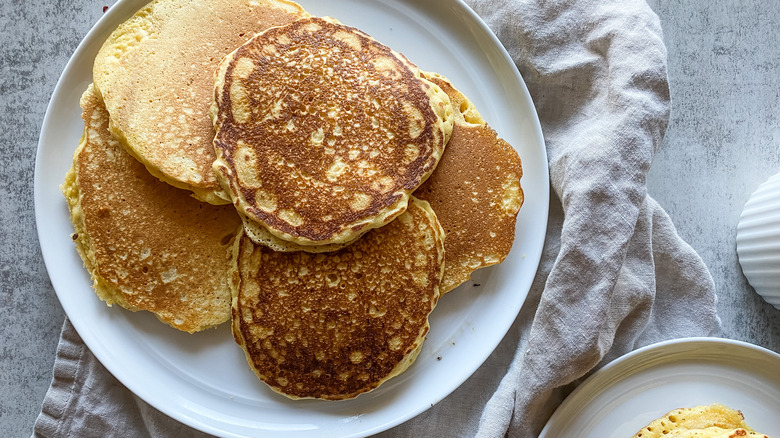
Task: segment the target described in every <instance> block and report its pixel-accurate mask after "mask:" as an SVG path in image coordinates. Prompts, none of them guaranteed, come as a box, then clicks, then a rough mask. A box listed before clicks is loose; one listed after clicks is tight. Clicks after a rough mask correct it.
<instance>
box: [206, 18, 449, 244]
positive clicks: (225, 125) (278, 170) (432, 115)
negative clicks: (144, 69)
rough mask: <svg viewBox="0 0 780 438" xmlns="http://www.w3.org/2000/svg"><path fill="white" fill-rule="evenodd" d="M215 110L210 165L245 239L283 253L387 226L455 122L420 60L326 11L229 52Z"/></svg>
mask: <svg viewBox="0 0 780 438" xmlns="http://www.w3.org/2000/svg"><path fill="white" fill-rule="evenodd" d="M212 117H213V119H214V126H215V128H216V131H217V134H216V137H215V139H214V147H215V150H216V153H217V160H216V161H215V163H214V170H215V171H216V173H217V175H218V178H219V179H220V182H221V183H222V186H223V187H224V189H225V191H226V192H228V193H229V194H230V196H231V197H232V199H233V203H234V204H235V205H236V207H237V209H238V211H239V213H240V214H241V215H242V217H243V218H244V222H245V228H246V231H247V234H249V236H250V237H253V238H254V240H255V241H256V242H257V243H262V244H269V241H272V240H277V242H276V243H270V246H271V247H273V248H274V249H276V250H299V249H304V250H307V248H306V247H314V246H322V245H329V244H346V243H349V242H352V241H354V240H355V239H357V238H358V237H360V236H361V235H362V234H363V233H365V232H366V231H368V230H370V229H372V228H377V227H380V226H383V225H385V224H387V223H388V222H390V221H391V220H392V219H393V218H394V217H396V216H398V215H399V214H401V213H402V212H403V211H404V210H405V209H406V205H407V203H408V199H409V196H410V195H411V193H412V192H413V191H414V190H415V189H416V188H417V187H418V186H419V185H420V184H421V183H422V182H423V181H425V179H426V178H427V177H428V176H429V175H430V174H431V172H433V170H434V168H435V167H436V164H437V163H438V161H439V158H440V157H441V154H442V152H443V150H444V146H445V143H446V142H447V140H448V138H449V136H450V133H451V131H452V122H453V121H452V107H451V105H450V102H449V98H448V97H447V95H446V94H445V93H444V92H443V91H442V90H441V89H440V88H439V87H438V86H436V85H435V84H433V83H432V82H430V81H427V80H426V79H424V78H422V77H421V76H420V71H419V69H418V68H417V67H416V66H415V65H413V64H412V63H411V62H409V61H408V60H407V59H406V58H405V57H403V56H402V55H400V54H399V53H397V52H395V51H393V50H392V49H390V48H389V47H387V46H385V45H383V44H381V43H379V42H378V41H376V40H375V39H373V38H371V37H370V36H368V35H366V34H365V33H363V32H361V31H359V30H357V29H355V28H353V27H349V26H345V25H343V24H340V23H338V22H337V21H335V20H333V19H329V18H306V19H301V20H298V21H296V22H294V23H291V24H289V25H287V26H281V27H277V28H272V29H269V30H267V31H265V32H263V33H262V34H260V35H258V36H257V37H255V38H253V39H251V40H250V41H248V42H247V43H246V44H244V45H243V46H241V47H239V48H238V49H237V50H236V51H234V52H233V53H231V54H230V55H229V56H227V57H226V58H225V59H224V61H223V62H222V63H221V64H220V66H219V69H218V71H217V74H216V80H215V102H214V105H213V107H212ZM285 242H291V243H292V244H294V245H293V246H290V247H289V248H288V245H287V244H286V243H285ZM301 246H303V247H304V248H301ZM316 250H317V249H312V251H316Z"/></svg>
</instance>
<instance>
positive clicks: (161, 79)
mask: <svg viewBox="0 0 780 438" xmlns="http://www.w3.org/2000/svg"><path fill="white" fill-rule="evenodd" d="M305 16H308V13H306V12H305V11H304V10H303V9H302V8H301V7H300V6H298V5H297V4H295V3H293V2H289V1H286V0H155V1H153V2H151V3H149V4H148V5H146V6H145V7H143V8H142V9H140V10H139V11H138V12H137V13H136V14H135V15H134V16H133V17H132V18H130V19H129V20H127V21H126V22H124V23H123V24H121V25H120V26H119V27H118V28H117V29H116V30H115V31H114V32H113V33H112V34H111V35H110V36H109V38H108V39H107V40H106V42H105V43H104V45H103V47H102V48H101V50H100V52H99V53H98V55H97V57H96V58H95V64H94V69H93V77H94V81H95V86H96V87H97V88H98V90H99V92H100V93H101V94H102V96H103V99H104V101H105V103H106V107H107V108H108V112H109V114H110V115H111V125H110V127H111V132H112V133H113V134H114V136H115V137H116V138H117V139H119V140H121V142H122V143H123V145H124V146H126V147H127V150H128V151H129V152H130V153H131V154H132V155H133V156H134V157H136V158H137V159H138V160H139V161H141V162H142V163H144V164H145V165H146V167H147V168H148V170H149V172H151V173H152V174H153V175H155V176H157V177H158V178H160V179H161V180H163V181H165V182H167V183H169V184H172V185H174V186H176V187H179V188H183V189H187V190H191V191H192V192H193V193H194V194H195V196H197V197H198V198H199V199H202V200H204V201H207V202H210V203H214V204H220V203H222V204H224V203H227V202H229V198H228V197H227V195H225V194H224V193H222V191H221V187H220V185H219V183H218V182H217V180H216V177H215V176H214V172H213V170H212V164H213V163H214V149H213V146H212V140H213V139H214V128H213V126H212V124H211V119H210V117H209V106H210V105H211V100H212V96H213V94H214V70H215V69H216V67H217V64H219V61H220V60H221V59H222V57H223V56H225V55H226V54H227V53H229V52H230V51H232V50H233V49H235V48H236V47H238V46H239V45H241V44H242V43H244V42H245V41H246V40H248V39H249V38H251V37H252V36H254V35H255V34H256V33H258V32H262V31H263V30H265V29H267V28H269V27H271V26H278V25H282V24H287V23H290V22H292V21H293V20H296V19H298V18H301V17H305Z"/></svg>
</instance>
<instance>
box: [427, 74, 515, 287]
mask: <svg viewBox="0 0 780 438" xmlns="http://www.w3.org/2000/svg"><path fill="white" fill-rule="evenodd" d="M425 76H426V77H428V78H429V80H431V81H432V82H434V83H436V84H437V85H439V87H441V89H442V90H444V91H445V92H446V93H447V95H448V96H449V98H450V101H451V102H452V107H453V108H454V109H455V111H454V113H455V125H454V127H453V129H452V136H451V137H450V141H449V143H447V150H446V151H445V153H444V156H442V158H441V160H440V161H439V165H438V167H437V168H436V171H435V172H433V174H432V175H431V176H430V178H428V180H427V181H426V182H425V183H424V184H423V185H422V186H421V187H420V188H419V189H417V191H415V192H414V196H416V197H418V198H420V199H425V200H426V201H428V202H430V204H431V207H432V208H433V210H434V211H435V212H436V216H437V217H438V218H439V221H440V222H441V225H442V228H444V232H445V233H446V235H447V243H446V245H445V246H446V248H447V263H446V266H445V268H444V278H443V279H442V285H441V290H442V293H446V292H449V291H451V290H452V289H454V288H455V287H457V286H458V285H460V284H461V283H463V282H465V281H467V280H468V279H469V278H470V277H471V273H472V272H474V271H475V270H477V269H479V268H482V267H485V266H490V265H494V264H496V263H500V262H502V261H503V260H504V258H506V256H507V255H508V254H509V250H510V249H511V248H512V243H513V241H514V237H515V222H516V219H517V213H518V212H519V210H520V207H521V206H522V204H523V189H522V188H521V186H520V178H521V177H522V176H523V169H522V165H521V162H520V157H518V155H517V152H516V151H515V150H514V149H513V148H512V146H511V145H509V144H508V143H507V142H506V141H504V140H503V139H501V138H499V137H498V135H497V134H496V132H495V131H494V130H493V129H492V128H491V127H490V126H488V125H487V123H485V121H484V120H483V119H482V116H481V115H480V114H479V112H478V111H477V109H476V108H475V107H474V105H473V104H472V103H471V101H469V99H468V98H467V97H466V96H464V95H463V94H462V93H460V92H459V91H458V90H456V89H455V88H454V87H453V85H452V84H451V83H450V82H449V81H448V80H447V79H446V78H444V77H442V76H440V75H437V74H435V73H425Z"/></svg>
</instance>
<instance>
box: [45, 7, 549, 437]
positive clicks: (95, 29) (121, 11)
mask: <svg viewBox="0 0 780 438" xmlns="http://www.w3.org/2000/svg"><path fill="white" fill-rule="evenodd" d="M408 2H409V0H397V3H408ZM136 3H137V4H141V5H142V4H144V2H141V1H140V0H118V1H117V2H116V3H115V4H114V5H112V6H111V7H110V8H109V10H108V11H107V12H106V13H104V14H103V15H102V16H101V17H100V18H99V19H98V20H97V21H96V23H95V24H94V25H93V26H92V27H91V28H90V30H89V31H88V32H87V34H86V35H85V36H84V38H83V39H82V40H81V41H80V43H79V44H78V46H77V48H76V49H75V50H74V52H73V53H72V54H71V56H70V58H69V59H68V62H67V63H66V65H65V67H64V68H63V70H62V73H61V74H60V77H59V78H58V80H57V83H56V85H55V87H54V89H53V91H52V93H51V98H50V101H49V103H48V105H47V108H46V112H45V115H44V118H43V121H42V124H41V128H40V136H39V141H38V145H37V148H36V157H35V170H34V182H33V195H34V211H35V221H36V230H37V232H38V236H39V237H40V236H46V235H47V234H48V233H47V232H46V230H44V229H42V226H43V225H42V221H41V220H39V218H41V217H44V215H46V214H48V213H49V212H48V210H46V209H45V208H44V207H43V205H42V204H43V203H42V198H43V197H44V196H45V195H44V193H43V190H44V187H41V181H40V179H39V174H40V172H41V171H42V169H43V167H44V164H43V159H44V157H42V153H41V151H42V150H43V149H44V148H45V143H46V141H45V138H44V133H45V132H47V127H48V126H50V125H51V124H52V123H53V122H52V118H54V117H56V115H55V114H54V111H53V107H54V106H55V103H56V102H59V101H62V100H63V97H62V94H63V93H65V92H66V90H63V87H64V86H65V81H64V78H66V77H68V76H69V75H71V74H72V71H73V70H74V69H75V68H77V66H76V65H75V63H76V60H77V59H78V58H81V57H83V56H84V53H83V52H85V51H87V50H88V49H87V46H89V45H91V44H95V39H96V36H100V35H101V34H104V33H106V32H110V29H106V28H107V27H108V26H109V23H112V22H115V21H119V22H121V21H122V19H121V17H122V16H123V15H125V14H127V12H126V10H127V9H131V12H130V14H132V13H134V12H135V10H136V9H137V8H135V7H130V6H129V5H133V4H136ZM449 3H450V5H449V6H450V7H452V8H459V9H460V11H459V12H460V14H465V15H466V16H468V19H469V20H470V22H471V23H473V24H475V25H477V26H478V28H479V30H480V31H481V33H482V37H483V38H484V37H487V38H488V39H490V43H491V44H492V45H493V46H495V48H496V49H498V50H499V51H500V53H501V55H502V57H503V62H505V63H508V64H509V65H512V66H514V62H513V61H512V60H511V57H510V56H509V54H508V52H507V51H506V49H505V48H504V47H503V45H502V44H501V43H500V41H499V40H498V38H497V37H496V36H495V34H493V32H492V31H491V30H490V29H489V27H488V26H487V25H486V24H485V22H484V21H482V19H481V18H480V17H479V16H478V15H477V14H476V13H475V12H474V11H473V10H472V9H471V8H470V7H469V6H468V5H467V4H466V3H465V2H464V1H463V0H450V1H449ZM100 43H102V40H101V41H100ZM513 73H514V81H515V82H516V83H517V84H519V86H520V89H519V90H518V91H519V92H520V93H521V94H522V95H523V96H524V97H525V99H527V102H529V103H530V107H531V109H532V112H531V113H530V114H528V116H529V117H530V118H531V119H532V122H533V128H534V132H533V135H529V137H533V138H538V139H539V141H540V144H538V145H533V148H534V150H535V152H536V153H538V154H540V156H541V159H542V160H543V161H544V163H545V166H544V168H543V169H537V171H539V172H541V173H542V174H543V177H544V178H543V179H544V180H545V182H549V170H548V168H547V167H546V163H547V155H546V147H545V144H544V140H543V139H544V137H543V135H542V130H541V125H540V123H539V119H538V114H537V113H536V111H535V109H534V105H533V100H532V99H531V97H530V93H529V92H528V89H527V87H526V85H525V82H524V80H523V79H522V77H521V75H520V73H519V71H518V70H517V69H516V67H515V68H514V69H513ZM511 85H512V86H514V85H515V84H514V83H513V84H511ZM74 147H75V145H74ZM536 149H538V150H536ZM535 195H536V196H539V197H540V198H541V199H542V201H541V202H542V203H543V205H544V208H543V211H540V212H537V213H536V214H537V215H538V217H535V219H534V220H535V221H541V222H543V223H544V226H543V228H544V230H543V231H545V232H542V233H540V235H538V236H534V237H535V240H536V242H534V245H532V247H533V249H534V250H535V251H533V252H528V253H527V254H523V259H524V262H525V263H529V262H530V263H532V264H533V271H534V272H536V271H537V270H538V269H539V264H540V260H541V255H542V251H543V247H544V237H545V234H546V229H547V223H548V219H549V195H550V193H549V184H543V185H542V187H539V188H538V190H537V191H536V192H535ZM39 245H40V247H41V252H42V258H43V260H44V265H45V267H46V271H47V274H48V275H49V278H50V280H51V283H52V286H53V288H54V289H55V292H56V294H57V297H58V299H59V300H60V303H61V304H63V299H62V297H61V295H60V291H61V287H57V286H56V285H55V284H56V283H58V281H57V280H55V279H54V278H53V277H52V275H51V272H52V267H53V266H54V265H55V264H56V263H57V262H56V260H53V259H52V257H53V256H52V255H51V254H50V252H49V251H47V245H48V244H47V243H46V242H45V241H44V239H41V238H39ZM533 279H534V276H533V275H532V276H531V278H530V279H527V287H525V288H524V289H525V290H523V291H522V293H523V299H522V300H521V303H520V306H518V308H517V312H518V313H519V310H520V307H522V303H523V302H525V299H526V298H527V294H528V292H529V291H530V287H531V284H532V283H533ZM65 308H66V306H65V305H63V309H65ZM65 313H66V315H67V314H68V312H67V311H66V312H65ZM68 317H69V316H68ZM516 317H517V315H516V314H515V317H514V318H512V319H511V320H507V321H504V322H505V324H503V325H502V326H501V327H500V330H501V333H502V335H501V336H500V337H497V339H496V340H495V345H492V348H491V349H490V351H491V353H488V354H487V355H486V356H485V357H484V358H482V360H480V361H479V362H478V363H477V365H476V366H474V367H473V369H471V370H470V371H469V372H468V373H467V374H468V375H467V376H466V378H465V379H463V380H462V381H459V382H458V383H457V384H454V385H452V387H451V388H450V389H449V390H448V391H447V392H446V393H445V394H443V395H442V397H441V398H440V399H438V400H442V399H444V398H445V397H447V396H448V395H449V394H450V393H452V392H453V391H454V390H455V389H457V388H458V387H459V386H461V385H462V384H463V383H464V382H465V381H466V380H467V379H468V378H469V377H470V376H471V375H472V374H473V373H474V372H475V371H476V370H477V369H479V367H481V366H482V364H483V363H484V361H485V360H487V358H488V357H489V356H490V354H492V351H494V350H495V348H496V347H497V346H498V344H499V343H500V342H501V340H502V339H503V337H504V336H506V333H507V332H508V330H509V328H510V327H511V325H512V324H513V323H514V320H515V319H516ZM69 318H70V317H69ZM71 323H72V324H73V326H74V328H75V329H76V331H77V333H79V335H80V336H81V337H82V338H85V341H84V342H85V344H86V345H87V346H88V347H90V350H91V351H92V352H93V353H94V355H95V357H96V358H97V359H98V360H99V361H100V362H101V363H102V364H103V365H104V367H105V368H106V369H107V370H108V371H109V372H110V373H111V374H112V375H113V376H114V377H116V378H117V379H118V380H119V381H120V382H121V383H122V384H124V385H125V386H126V387H127V388H128V389H129V390H130V391H131V392H132V393H133V394H135V395H136V396H138V397H139V398H141V399H142V400H144V401H145V402H147V403H149V404H150V405H151V406H153V407H154V408H156V409H158V410H160V411H161V412H162V413H164V414H165V415H168V416H170V417H172V418H174V419H176V420H178V421H180V422H182V423H184V424H186V425H188V426H191V427H193V428H195V429H198V430H202V431H206V432H209V433H217V434H226V433H227V434H228V435H226V436H229V435H230V433H228V432H225V431H223V430H221V429H215V428H213V427H210V426H209V425H206V424H203V423H200V422H198V421H197V420H196V419H193V418H190V417H187V416H183V415H180V413H179V412H177V411H175V410H171V409H166V408H165V407H161V406H159V405H158V404H156V403H154V402H151V401H150V400H149V399H148V396H147V395H144V391H138V390H137V385H132V384H128V382H126V381H124V380H123V379H120V378H119V376H118V375H117V372H116V367H115V366H113V364H112V363H110V361H108V363H107V361H106V360H105V355H103V354H101V351H100V350H97V351H96V350H94V349H93V347H94V344H92V345H91V344H90V343H87V341H88V340H91V338H92V337H91V336H89V335H87V336H85V330H86V325H87V323H83V322H82V321H79V320H74V319H71ZM431 406H433V404H431ZM428 408H429V407H427V406H425V407H423V408H422V409H419V410H408V411H407V414H406V415H404V416H400V417H397V418H394V419H393V420H391V421H389V422H386V423H383V424H378V425H375V427H373V428H369V429H365V430H364V431H363V432H360V433H355V434H353V435H354V436H358V435H360V436H362V435H363V434H364V433H377V432H380V431H383V430H386V429H389V428H391V427H393V426H396V425H398V424H401V423H403V422H405V421H408V420H409V419H411V418H413V417H415V416H417V415H419V414H420V413H422V412H424V411H425V410H427V409H428Z"/></svg>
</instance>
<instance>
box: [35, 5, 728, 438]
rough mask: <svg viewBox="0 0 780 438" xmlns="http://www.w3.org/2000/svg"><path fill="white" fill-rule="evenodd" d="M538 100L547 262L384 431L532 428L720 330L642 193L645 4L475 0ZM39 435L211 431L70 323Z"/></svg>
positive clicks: (646, 152)
mask: <svg viewBox="0 0 780 438" xmlns="http://www.w3.org/2000/svg"><path fill="white" fill-rule="evenodd" d="M468 3H469V5H470V6H472V8H474V9H475V11H476V12H477V13H478V14H479V15H480V16H481V17H482V18H483V19H484V20H485V21H486V22H487V23H488V25H489V26H490V27H491V29H493V31H494V32H495V33H496V34H497V35H498V37H499V39H500V40H501V42H502V43H503V44H504V46H505V47H506V48H507V49H508V51H509V53H510V54H511V56H512V58H513V59H514V61H515V63H516V64H517V66H518V68H519V69H520V72H521V73H522V75H523V77H524V79H525V81H526V83H527V85H528V88H529V90H530V92H531V94H532V97H533V99H534V103H535V105H536V108H537V111H538V113H539V117H540V120H541V123H542V129H543V132H544V135H545V140H546V145H547V152H548V156H549V161H550V162H549V164H550V176H551V184H552V187H553V192H554V195H553V199H552V200H551V201H552V209H551V216H550V227H549V230H548V235H547V239H546V246H545V251H544V255H543V257H542V262H541V265H540V268H539V272H538V273H537V277H536V281H535V283H534V286H533V287H532V290H531V293H530V294H529V298H528V301H527V302H526V305H525V306H524V307H523V309H522V310H521V312H520V315H519V317H518V319H517V321H516V322H515V324H514V326H513V327H512V329H511V331H510V333H509V334H508V335H507V337H506V338H505V339H504V341H503V342H502V343H501V345H499V347H498V349H497V350H496V352H495V353H494V354H493V355H492V356H491V357H490V358H489V359H488V361H487V362H486V363H485V365H483V366H482V367H481V368H480V369H479V370H478V371H477V372H476V373H475V375H474V376H472V377H471V378H470V379H469V380H468V381H467V382H466V383H464V384H463V385H462V387H461V388H459V389H458V390H457V391H456V392H455V393H453V394H452V395H451V396H449V397H447V398H446V399H445V400H442V401H441V402H440V403H438V404H437V405H436V406H435V407H433V408H431V409H430V410H429V411H427V412H425V413H424V414H421V415H419V416H418V417H416V418H414V419H412V420H410V421H408V422H406V423H405V424H403V425H401V426H398V427H396V428H394V429H391V430H389V431H387V432H385V433H383V434H382V435H383V436H426V437H453V436H474V435H477V436H480V437H501V436H505V435H508V436H511V437H534V436H537V435H538V433H539V431H540V430H541V428H542V427H543V425H544V423H545V421H546V420H547V418H549V416H550V415H551V414H552V411H553V410H554V408H555V407H556V406H557V405H558V404H559V403H560V401H561V400H562V398H563V396H565V394H566V393H567V392H568V391H569V390H570V389H571V388H572V382H574V383H576V382H577V381H578V380H579V379H581V378H582V377H583V376H586V375H587V374H588V373H589V372H591V371H593V370H594V369H596V368H598V367H599V366H600V365H601V364H603V363H605V362H607V361H609V360H611V359H614V358H615V357H617V356H619V355H622V354H624V353H626V352H628V351H631V350H632V349H634V348H637V347H639V346H643V345H647V344H649V343H652V342H655V341H660V340H665V339H670V338H678V337H685V336H707V335H713V334H715V333H717V331H718V327H719V320H718V318H717V315H716V314H715V295H714V286H713V283H712V279H711V277H710V275H709V273H708V272H707V269H706V267H705V266H704V264H703V263H702V261H701V259H700V258H699V257H698V256H697V254H696V253H695V252H694V251H693V250H692V249H691V248H690V247H689V246H688V245H687V244H685V243H684V242H683V241H682V240H681V239H680V238H679V237H678V236H677V234H676V231H675V229H674V226H673V225H672V223H671V222H670V220H669V218H668V216H667V215H666V214H665V213H664V211H663V210H662V209H661V207H659V206H658V204H657V203H656V202H655V201H654V200H653V199H651V198H650V197H649V196H648V195H647V193H646V188H645V175H646V173H647V171H648V169H649V167H650V164H651V161H652V158H653V155H654V153H655V151H656V149H657V148H658V147H660V145H661V142H662V138H663V134H664V131H665V129H666V125H667V121H668V113H669V90H668V83H667V77H666V50H665V47H664V44H663V40H662V36H661V27H660V24H659V20H658V18H657V17H656V15H655V14H654V13H653V12H652V11H651V10H650V8H649V7H648V6H647V4H645V3H644V1H641V0H625V1H599V0H565V1H543V0H538V1H533V0H517V1H511V0H508V1H507V0H501V1H499V0H469V1H468ZM34 433H35V435H36V436H45V437H62V436H101V437H149V436H154V437H169V436H172V437H177V436H188V437H190V436H195V437H196V436H204V435H203V434H200V433H198V432H196V431H193V430H191V429H189V428H187V427H186V426H183V425H181V424H179V423H177V422H175V421H174V420H171V419H170V418H168V417H166V416H165V415H163V414H161V413H159V412H158V411H156V410H155V409H153V408H151V407H150V406H148V405H147V404H146V403H144V402H143V401H141V400H139V399H138V398H137V397H135V396H134V395H132V394H131V393H130V392H129V391H128V390H127V389H125V388H124V387H123V386H121V384H119V382H117V381H116V379H114V377H113V376H111V375H110V374H109V373H108V372H107V371H106V370H105V369H104V368H103V367H102V366H101V364H100V363H99V362H98V361H97V360H96V359H95V357H94V356H93V355H92V353H91V352H90V351H89V350H88V349H87V348H86V347H85V346H84V344H83V342H82V341H81V339H80V338H79V337H78V335H77V334H76V333H75V331H74V330H73V327H72V326H71V324H70V323H69V322H68V321H66V322H65V325H64V326H63V330H62V336H61V341H60V345H59V347H58V350H57V357H56V360H55V365H54V378H53V381H52V385H51V387H50V389H49V391H48V393H47V395H46V397H45V399H44V401H43V406H42V411H41V414H40V416H39V417H38V420H37V422H36V424H35V430H34Z"/></svg>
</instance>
